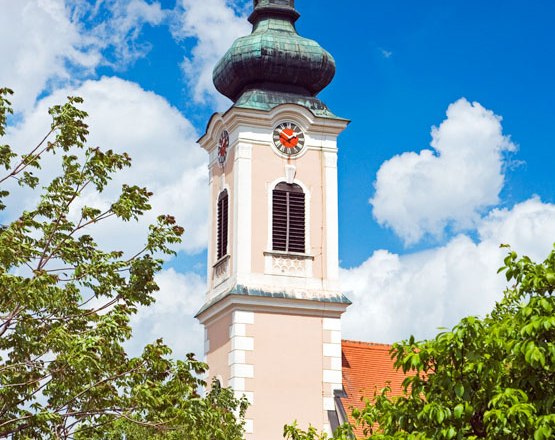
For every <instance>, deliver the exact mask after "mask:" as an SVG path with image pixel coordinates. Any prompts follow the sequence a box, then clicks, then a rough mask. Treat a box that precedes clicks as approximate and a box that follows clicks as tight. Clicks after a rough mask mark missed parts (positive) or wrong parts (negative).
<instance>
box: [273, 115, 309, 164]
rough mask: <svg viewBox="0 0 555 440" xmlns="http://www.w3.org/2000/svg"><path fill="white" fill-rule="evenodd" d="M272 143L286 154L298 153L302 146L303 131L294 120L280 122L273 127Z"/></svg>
mask: <svg viewBox="0 0 555 440" xmlns="http://www.w3.org/2000/svg"><path fill="white" fill-rule="evenodd" d="M273 139H274V145H275V146H276V148H277V149H278V150H279V151H281V152H282V153H284V154H287V155H288V156H290V155H294V154H298V153H300V152H301V150H302V149H303V147H304V133H303V131H302V130H301V129H300V128H299V126H298V125H297V124H295V123H294V122H282V123H281V124H279V125H278V126H277V127H276V128H274V136H273Z"/></svg>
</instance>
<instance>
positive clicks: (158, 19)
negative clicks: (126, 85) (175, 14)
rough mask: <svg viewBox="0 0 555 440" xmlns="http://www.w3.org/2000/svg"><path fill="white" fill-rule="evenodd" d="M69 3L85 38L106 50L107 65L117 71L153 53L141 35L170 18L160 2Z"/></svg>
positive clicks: (74, 0) (105, 0) (70, 0)
mask: <svg viewBox="0 0 555 440" xmlns="http://www.w3.org/2000/svg"><path fill="white" fill-rule="evenodd" d="M67 1H68V3H69V4H70V5H71V9H72V17H73V20H74V21H76V22H78V23H80V26H81V33H82V35H83V38H85V39H86V40H87V41H89V43H90V44H92V45H93V46H96V47H98V48H99V49H101V50H103V51H104V52H103V54H104V60H103V61H104V63H109V64H111V65H112V66H113V67H115V68H123V67H125V66H126V65H128V64H129V63H132V62H133V61H135V60H136V59H138V58H140V57H142V56H144V55H145V54H146V53H147V52H148V51H149V50H150V47H151V45H150V44H149V43H147V42H139V36H140V34H141V31H142V29H143V27H144V26H145V25H150V26H158V25H160V24H161V23H162V22H163V21H164V20H165V18H166V16H167V14H168V11H167V10H163V9H162V7H161V5H160V3H159V2H156V1H155V2H147V1H145V0H100V1H97V2H96V3H95V4H94V5H92V4H90V3H87V2H83V1H80V0H67Z"/></svg>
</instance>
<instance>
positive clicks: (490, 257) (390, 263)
mask: <svg viewBox="0 0 555 440" xmlns="http://www.w3.org/2000/svg"><path fill="white" fill-rule="evenodd" d="M478 231H479V236H480V241H479V242H478V243H474V242H473V241H472V240H471V239H470V238H468V237H467V236H465V235H459V236H456V237H454V238H453V239H451V240H450V241H449V242H448V243H447V244H446V245H444V246H441V247H437V248H434V249H431V250H428V251H424V252H417V253H413V254H406V255H396V254H392V253H390V252H388V251H385V250H379V251H376V252H374V254H373V255H372V256H371V257H370V258H369V259H368V260H366V261H365V262H364V263H363V264H362V265H360V266H359V267H356V268H353V269H345V270H342V271H341V276H342V287H343V290H344V291H345V292H346V294H347V296H348V297H349V298H350V299H351V300H352V301H353V303H354V305H353V306H351V307H350V308H349V309H348V311H347V313H346V314H345V316H344V319H343V325H344V336H345V337H347V338H351V339H359V340H371V341H380V342H392V341H395V340H400V339H405V338H408V337H409V336H410V335H411V334H414V335H415V336H416V337H417V338H428V337H432V336H434V335H435V334H436V333H437V328H438V327H448V328H450V327H452V326H453V325H454V324H456V323H457V322H458V321H459V320H460V318H462V317H463V316H467V315H484V314H486V313H487V312H489V311H490V310H491V308H492V307H493V305H494V304H495V301H497V300H499V299H500V298H501V296H502V293H503V290H504V288H505V286H506V280H505V277H504V275H503V274H497V269H498V268H499V267H501V266H502V265H503V258H504V257H505V255H506V252H507V251H506V250H505V249H500V248H499V245H500V244H501V243H508V244H511V245H512V247H513V248H514V249H515V250H516V251H517V252H518V253H519V254H521V255H528V256H530V257H531V258H533V259H535V260H536V261H543V259H544V258H545V257H546V256H547V254H548V253H549V251H550V250H551V249H552V245H553V242H555V205H553V204H546V203H542V202H541V201H540V200H539V199H538V198H532V199H530V200H527V201H525V202H523V203H520V204H517V205H515V206H514V207H513V208H512V209H510V210H509V209H503V210H497V209H496V210H493V211H492V212H491V213H490V214H489V215H488V216H487V217H486V218H485V219H483V220H482V221H481V222H480V224H479V225H478Z"/></svg>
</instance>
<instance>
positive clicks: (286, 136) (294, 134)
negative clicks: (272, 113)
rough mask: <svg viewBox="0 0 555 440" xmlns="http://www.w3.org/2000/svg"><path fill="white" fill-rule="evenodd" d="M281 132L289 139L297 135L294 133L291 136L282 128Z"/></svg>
mask: <svg viewBox="0 0 555 440" xmlns="http://www.w3.org/2000/svg"><path fill="white" fill-rule="evenodd" d="M281 134H282V135H284V136H285V137H286V138H287V140H289V141H290V140H291V139H294V138H296V137H297V134H295V133H293V134H292V135H291V136H289V135H288V134H287V133H284V131H283V130H281Z"/></svg>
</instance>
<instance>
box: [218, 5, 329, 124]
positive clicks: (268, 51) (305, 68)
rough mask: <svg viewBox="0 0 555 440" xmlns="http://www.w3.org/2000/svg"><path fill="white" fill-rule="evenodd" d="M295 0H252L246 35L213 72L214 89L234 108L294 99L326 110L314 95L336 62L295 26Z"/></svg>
mask: <svg viewBox="0 0 555 440" xmlns="http://www.w3.org/2000/svg"><path fill="white" fill-rule="evenodd" d="M294 3H295V2H294V0H254V10H253V13H252V14H251V16H250V17H249V21H250V22H251V23H252V24H253V31H252V33H251V34H250V35H247V36H245V37H241V38H238V39H237V40H236V41H235V42H234V43H233V45H232V46H231V48H230V49H229V50H228V51H227V53H226V54H225V55H224V57H223V58H222V59H221V60H220V61H219V62H218V64H217V65H216V67H215V68H214V72H213V80H214V85H215V86H216V89H218V91H219V92H220V93H222V94H223V95H225V96H227V97H228V98H230V99H231V100H233V102H234V103H235V105H236V106H242V107H257V108H271V107H273V106H275V105H278V104H280V103H284V102H296V103H299V104H301V105H304V106H306V107H308V108H311V109H312V110H313V111H315V112H316V113H322V114H329V115H331V113H329V111H328V110H327V108H326V107H325V105H324V104H323V103H322V102H321V101H319V100H318V99H317V98H315V96H316V95H317V94H318V93H319V92H320V91H321V90H322V89H323V88H324V87H326V86H327V85H328V84H329V83H330V82H331V80H332V79H333V76H334V74H335V61H334V60H333V57H332V56H331V55H330V54H329V53H328V52H327V51H326V50H324V49H323V48H322V47H321V46H320V45H319V44H318V43H317V42H316V41H313V40H310V39H308V38H304V37H301V36H300V35H299V34H297V31H296V30H295V25H294V23H295V21H296V20H297V19H298V18H299V13H298V12H297V11H296V10H295V5H294Z"/></svg>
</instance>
